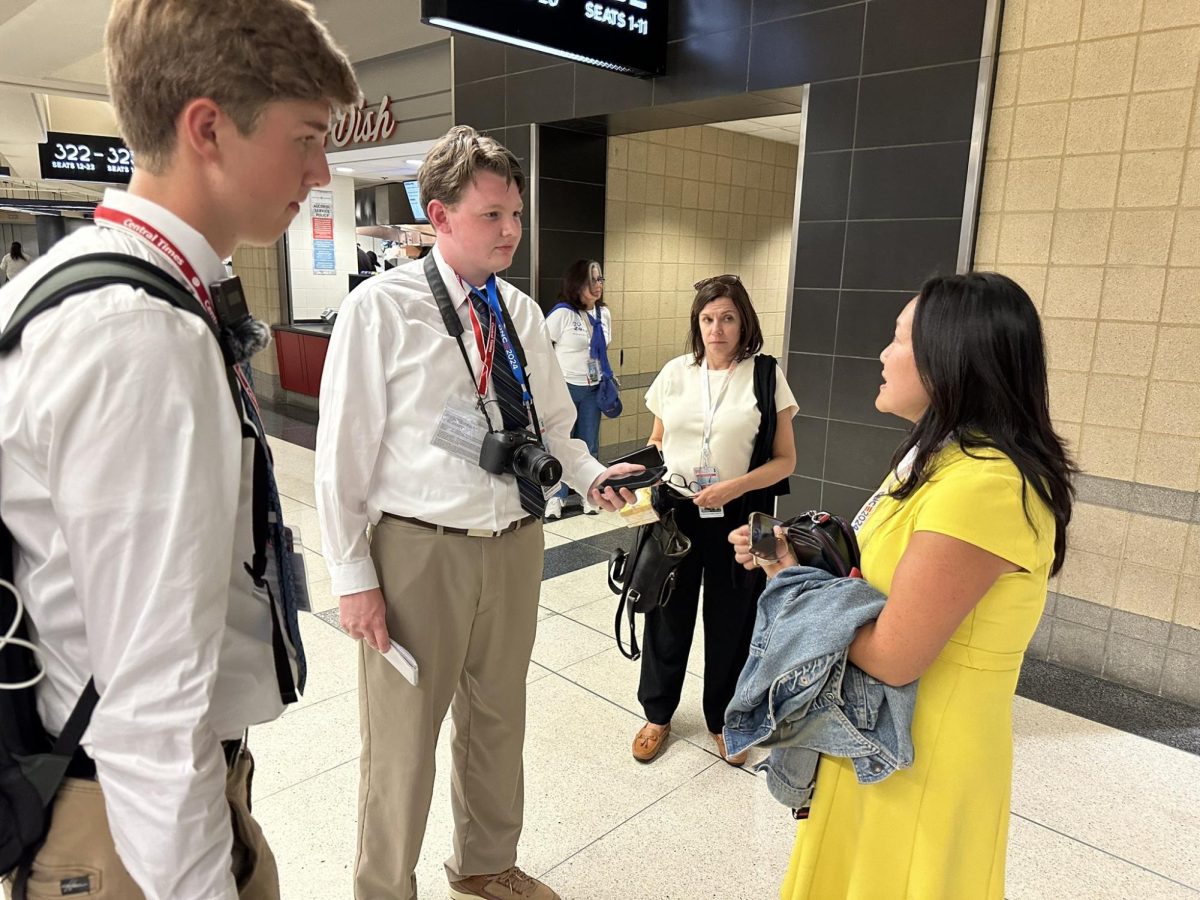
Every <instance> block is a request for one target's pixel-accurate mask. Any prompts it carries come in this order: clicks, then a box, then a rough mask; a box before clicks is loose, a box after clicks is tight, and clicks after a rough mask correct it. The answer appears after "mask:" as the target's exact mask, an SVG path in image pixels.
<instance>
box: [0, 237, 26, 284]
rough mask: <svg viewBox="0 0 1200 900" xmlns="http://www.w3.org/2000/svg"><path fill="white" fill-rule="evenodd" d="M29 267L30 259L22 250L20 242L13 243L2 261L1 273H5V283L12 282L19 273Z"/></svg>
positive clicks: (0, 260)
mask: <svg viewBox="0 0 1200 900" xmlns="http://www.w3.org/2000/svg"><path fill="white" fill-rule="evenodd" d="M27 265H29V257H28V256H26V255H25V252H24V251H23V250H22V249H21V242H20V241H13V242H12V246H11V247H9V248H8V252H7V253H6V254H4V258H3V259H0V272H3V273H4V280H5V281H12V280H13V278H15V277H16V275H17V273H18V272H20V271H21V270H22V269H24V268H25V267H26V266H27Z"/></svg>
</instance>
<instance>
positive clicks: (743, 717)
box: [725, 566, 917, 809]
mask: <svg viewBox="0 0 1200 900" xmlns="http://www.w3.org/2000/svg"><path fill="white" fill-rule="evenodd" d="M886 599H887V598H886V597H884V595H883V594H881V593H880V592H879V591H877V590H875V588H873V587H871V585H870V584H868V583H867V582H866V581H864V580H862V579H860V578H837V577H835V576H833V575H830V574H829V573H828V572H824V571H822V570H820V569H813V568H809V567H807V566H796V567H794V568H790V569H785V570H784V571H782V572H780V573H779V574H778V575H776V576H775V577H774V578H773V579H771V581H770V582H769V583H768V585H767V589H766V590H765V591H764V592H763V594H762V596H761V597H760V598H759V601H758V616H757V618H756V619H755V622H754V636H753V638H752V639H751V641H750V658H749V659H748V660H747V662H746V665H745V668H743V669H742V674H741V675H740V676H739V678H738V683H737V690H736V691H735V693H734V697H733V700H732V701H731V702H730V704H729V708H728V709H727V710H726V711H725V746H726V748H727V752H728V753H729V754H730V755H731V756H732V755H734V754H737V753H740V752H741V751H742V750H744V749H746V748H747V747H755V746H762V747H772V748H773V749H772V751H771V755H770V757H768V759H767V760H766V761H765V762H763V763H761V764H760V765H759V766H758V767H757V771H765V772H766V773H767V786H768V788H769V789H770V791H771V794H772V795H773V796H774V797H775V799H777V800H779V801H780V802H781V803H784V804H786V805H788V806H791V807H793V808H796V809H800V808H804V807H806V806H808V805H809V803H810V802H811V800H812V782H813V779H814V776H815V774H816V768H817V758H818V756H819V754H821V753H825V754H827V755H829V756H843V757H848V758H850V759H852V760H853V761H854V771H855V774H856V775H857V777H858V780H859V782H860V783H862V784H871V783H874V782H876V781H882V780H883V779H884V778H887V776H888V775H890V774H892V773H893V772H895V771H896V770H897V769H904V768H907V767H908V766H911V765H912V761H913V746H912V734H911V726H912V714H913V704H914V701H915V699H916V693H917V683H916V682H915V681H914V682H913V683H912V684H908V685H905V686H904V687H900V688H894V687H891V686H889V685H885V684H884V683H883V682H881V681H878V680H876V679H874V678H872V677H871V676H870V675H868V674H867V673H866V672H864V671H862V669H860V668H858V666H856V665H854V664H853V663H851V662H850V661H849V660H848V658H847V657H848V650H849V647H850V642H851V641H852V640H853V639H854V633H855V631H856V630H857V629H858V628H859V627H860V626H862V625H865V624H866V623H867V622H870V621H873V620H874V619H877V618H878V617H879V612H880V610H882V609H883V604H884V601H885V600H886Z"/></svg>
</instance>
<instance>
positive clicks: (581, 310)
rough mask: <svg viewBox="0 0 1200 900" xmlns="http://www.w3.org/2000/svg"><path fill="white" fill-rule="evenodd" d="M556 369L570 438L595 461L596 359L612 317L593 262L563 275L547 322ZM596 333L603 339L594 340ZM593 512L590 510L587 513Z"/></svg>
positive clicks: (553, 502) (551, 508)
mask: <svg viewBox="0 0 1200 900" xmlns="http://www.w3.org/2000/svg"><path fill="white" fill-rule="evenodd" d="M546 328H547V329H548V330H549V331H550V340H551V341H553V342H554V352H555V355H557V357H558V366H559V368H560V369H562V373H563V377H564V378H565V379H566V380H567V390H569V391H570V392H571V400H572V402H573V403H574V404H575V427H574V428H573V429H572V430H571V437H574V438H579V439H580V440H581V441H583V442H584V443H585V444H587V448H588V453H590V454H592V456H593V457H594V458H599V456H600V404H599V393H600V375H601V366H600V359H599V354H600V353H605V354H607V352H608V342H609V341H611V340H612V313H611V312H609V310H608V307H607V306H605V305H604V271H603V270H602V269H601V268H600V263H598V262H596V261H595V260H594V259H577V260H576V261H575V262H573V263H571V265H570V267H569V268H568V269H567V271H566V273H565V274H564V275H563V282H562V290H561V292H560V293H559V299H558V303H557V304H555V306H554V308H553V309H551V310H550V314H549V315H548V316H547V317H546ZM597 331H599V333H600V335H601V337H602V340H597V339H596V332H597ZM568 493H569V491H568V489H567V486H566V485H565V484H564V485H563V486H562V487H561V488H560V489H559V491H558V493H557V494H555V495H554V496H553V497H551V498H550V500H549V501H548V502H547V503H546V518H548V519H557V518H558V517H559V516H561V515H562V510H563V503H564V502H565V500H566V498H567V495H568ZM588 512H593V510H590V509H589V510H588Z"/></svg>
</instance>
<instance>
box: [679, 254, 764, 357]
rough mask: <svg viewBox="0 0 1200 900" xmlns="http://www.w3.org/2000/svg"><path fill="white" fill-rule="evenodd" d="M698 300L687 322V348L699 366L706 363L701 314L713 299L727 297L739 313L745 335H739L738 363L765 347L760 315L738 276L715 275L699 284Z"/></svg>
mask: <svg viewBox="0 0 1200 900" xmlns="http://www.w3.org/2000/svg"><path fill="white" fill-rule="evenodd" d="M694 287H695V289H696V298H695V299H694V300H693V301H692V314H691V318H690V321H689V322H688V336H687V347H688V349H689V350H691V351H692V358H693V359H694V360H695V361H696V365H700V363H702V362H704V335H702V334H701V333H700V313H701V311H702V310H703V309H704V307H706V306H708V304H710V303H712V302H713V301H714V300H720V299H721V298H722V297H727V298H729V300H730V301H731V302H732V303H733V305H734V308H735V309H737V311H738V319H739V321H740V324H741V329H742V333H741V334H740V335H739V336H738V345H737V350H736V351H734V354H733V358H734V361H735V362H741V361H742V360H743V359H749V358H750V357H751V356H754V354H756V353H758V351H759V350H761V349H762V347H763V334H762V325H760V324H759V321H758V313H756V312H755V311H754V304H753V303H752V302H751V301H750V292H749V291H747V290H746V286H745V285H744V284H742V279H741V278H739V277H738V276H737V275H716V276H714V277H712V278H705V279H703V280H701V281H697V282H696V284H695V285H694Z"/></svg>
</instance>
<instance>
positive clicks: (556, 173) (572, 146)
mask: <svg viewBox="0 0 1200 900" xmlns="http://www.w3.org/2000/svg"><path fill="white" fill-rule="evenodd" d="M540 135H541V149H542V153H541V156H540V158H539V165H540V168H541V173H542V177H543V178H557V179H564V180H567V181H586V182H589V183H590V184H599V185H603V184H604V183H605V179H606V177H607V176H606V172H607V166H608V158H607V153H608V149H607V148H608V140H607V138H606V137H605V136H604V135H595V134H589V133H587V132H583V131H575V130H573V129H570V128H553V127H544V128H542V129H541V131H540Z"/></svg>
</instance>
